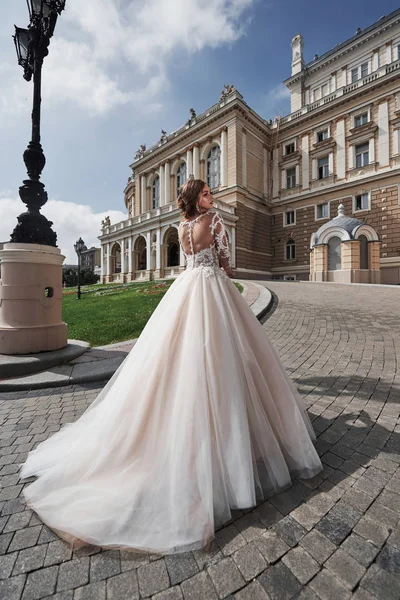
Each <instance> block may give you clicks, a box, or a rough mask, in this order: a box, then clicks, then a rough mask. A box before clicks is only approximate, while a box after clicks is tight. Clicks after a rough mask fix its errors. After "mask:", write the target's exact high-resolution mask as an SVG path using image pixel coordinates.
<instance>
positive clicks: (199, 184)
mask: <svg viewBox="0 0 400 600" xmlns="http://www.w3.org/2000/svg"><path fill="white" fill-rule="evenodd" d="M205 185H206V184H205V182H204V181H202V180H201V179H188V180H187V181H186V182H185V183H184V184H183V186H182V187H181V188H180V190H179V195H178V199H177V204H178V208H179V209H180V211H181V213H182V215H183V216H184V217H185V219H191V218H192V217H193V216H194V215H195V214H196V211H197V207H196V205H197V201H198V199H199V195H200V194H201V192H202V191H203V188H204V186H205Z"/></svg>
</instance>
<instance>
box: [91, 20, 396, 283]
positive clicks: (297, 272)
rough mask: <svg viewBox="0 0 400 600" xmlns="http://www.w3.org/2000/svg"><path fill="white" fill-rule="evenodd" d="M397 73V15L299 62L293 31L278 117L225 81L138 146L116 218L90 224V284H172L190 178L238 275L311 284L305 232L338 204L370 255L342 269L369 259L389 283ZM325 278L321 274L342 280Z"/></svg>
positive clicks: (392, 278) (392, 273)
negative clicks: (261, 111) (181, 201)
mask: <svg viewBox="0 0 400 600" xmlns="http://www.w3.org/2000/svg"><path fill="white" fill-rule="evenodd" d="M399 75H400V10H396V11H395V12H393V13H391V14H390V15H388V16H385V17H382V18H381V19H380V20H379V21H378V22H377V23H374V24H373V25H371V26H370V27H368V28H366V29H364V30H363V31H361V30H357V33H356V35H354V36H353V37H352V38H350V39H349V40H347V41H346V42H344V43H342V44H339V45H337V46H335V48H333V49H332V50H330V51H329V52H327V53H326V54H324V55H322V56H320V57H318V56H315V57H314V60H313V61H312V62H311V63H308V64H305V63H304V58H303V38H302V36H301V35H298V36H296V37H295V38H294V39H293V40H292V75H291V77H290V78H288V79H287V80H286V81H285V82H284V83H285V85H286V86H287V87H288V89H289V91H290V94H291V111H292V112H291V113H290V114H289V115H287V116H286V117H283V118H277V119H276V120H275V121H273V122H272V121H267V120H265V119H263V118H262V117H260V116H259V115H258V114H257V113H256V112H255V111H253V110H252V109H251V108H250V107H249V106H248V105H247V104H246V103H245V102H244V100H243V97H242V96H241V94H240V93H239V92H238V91H237V90H236V89H235V88H233V86H225V89H224V90H223V92H222V94H221V97H220V99H219V101H218V103H217V104H215V105H214V106H212V107H211V108H209V109H208V110H207V111H205V112H203V113H202V114H200V115H196V113H195V111H194V110H193V109H191V110H190V115H189V119H188V121H187V122H186V123H185V125H183V126H182V127H181V128H180V129H178V130H177V131H175V132H173V133H170V134H167V133H166V132H165V131H162V132H161V137H160V140H159V141H158V142H157V143H156V144H155V145H153V146H151V147H150V148H148V149H147V148H146V147H145V146H141V148H140V149H139V151H138V152H137V154H136V156H135V159H134V162H133V164H132V165H131V169H132V176H131V177H130V179H129V181H128V184H127V186H126V188H125V190H124V195H125V204H126V208H127V211H128V215H127V219H126V220H125V221H123V222H121V223H117V224H112V225H111V224H110V223H109V221H108V222H107V220H106V221H105V222H103V224H102V235H101V236H100V240H101V249H102V281H104V282H110V281H115V280H117V281H132V280H148V279H152V278H160V277H173V276H176V275H177V274H178V273H179V272H180V271H181V270H182V269H183V268H184V265H183V256H182V253H181V252H180V250H179V244H178V237H177V226H178V222H179V218H180V215H179V211H178V210H177V208H176V203H175V200H176V196H177V190H178V188H179V186H180V185H182V183H183V182H184V181H185V180H186V178H187V177H189V176H190V175H193V176H194V177H196V178H197V177H200V178H203V179H205V180H206V181H207V182H208V184H209V185H210V187H211V188H212V189H213V190H214V197H215V205H216V207H217V209H218V210H219V211H220V212H221V214H222V215H223V217H224V219H225V222H226V225H227V231H228V236H229V242H230V245H231V250H232V258H233V266H234V269H235V273H236V275H237V276H238V277H243V278H249V279H250V278H259V279H271V278H273V279H283V278H286V279H303V280H304V279H309V278H311V279H317V280H318V277H315V276H314V275H313V273H314V271H315V260H314V257H313V256H314V255H316V252H315V243H314V241H315V236H314V234H315V233H316V232H317V230H320V228H321V226H322V225H324V223H328V222H329V221H330V220H331V219H332V218H333V217H335V215H337V213H338V208H339V205H340V204H342V205H343V206H344V208H343V210H344V212H345V214H346V216H347V217H349V218H354V219H358V220H361V221H362V222H363V223H364V225H365V226H368V227H369V228H370V229H369V230H371V231H372V230H373V231H374V232H375V233H374V235H372V234H371V236H372V237H371V236H370V238H368V237H367V238H366V242H364V241H363V242H362V244H364V245H365V243H367V244H368V243H369V242H372V241H373V243H374V248H375V249H374V252H373V253H372V252H366V251H365V249H364V250H363V251H362V252H364V254H363V257H362V258H361V254H360V252H361V250H359V251H358V255H357V256H358V258H357V256H356V254H354V253H353V254H352V259H351V260H352V261H353V262H352V264H354V265H356V267H355V268H357V270H361V271H362V270H365V269H367V270H368V269H372V268H373V270H374V271H376V270H377V261H378V262H379V265H378V267H379V268H380V269H378V270H380V280H381V282H382V283H393V284H397V283H400V197H399V183H400V83H399ZM332 235H333V234H332ZM325 237H327V234H325V236H324V239H325ZM328 237H329V236H328ZM336 237H337V238H338V236H336ZM338 239H339V242H337V241H336V242H331V243H330V244H329V239H328V238H327V239H326V244H327V248H328V250H327V251H328V252H329V248H334V249H335V250H331V251H332V252H333V251H334V252H335V257H333V256H332V257H331V260H330V261H329V260H328V263H329V264H330V265H331V266H332V269H333V270H337V271H340V270H342V267H343V265H344V262H345V259H344V258H343V260H342V259H341V245H340V243H341V242H343V243H345V242H346V243H348V240H347V239H346V240H345V239H341V238H340V236H339V238H338ZM364 245H363V248H364ZM343 247H344V246H343ZM357 247H361V245H360V243H358V246H357ZM377 248H378V250H377ZM310 251H312V254H311V271H312V273H311V276H310ZM346 252H347V250H346ZM377 252H378V255H377ZM372 255H373V257H374V264H373V267H372V266H371V265H369V264H368V256H372ZM338 256H339V258H338ZM365 257H367V263H365V260H366V259H365ZM378 259H379V260H378ZM346 260H347V259H346ZM328 263H327V264H328ZM361 263H362V266H361ZM329 268H331V267H329ZM337 275H338V276H337V277H330V278H329V277H328V276H327V278H328V279H330V280H336V281H340V280H343V277H340V276H339V274H337ZM356 279H357V280H358V281H365V280H370V279H368V278H366V277H364V276H363V274H362V273H360V274H359V275H358V276H357V278H356ZM351 280H354V279H351ZM372 280H374V281H378V280H379V277H378V276H375V275H374V277H373V278H372V279H371V281H372Z"/></svg>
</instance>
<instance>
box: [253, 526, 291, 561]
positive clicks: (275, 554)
mask: <svg viewBox="0 0 400 600" xmlns="http://www.w3.org/2000/svg"><path fill="white" fill-rule="evenodd" d="M254 544H255V545H256V547H257V549H258V550H259V551H260V552H261V554H262V555H263V557H264V558H265V559H266V560H267V561H268V563H271V564H272V563H275V562H276V561H277V560H279V559H280V558H281V557H282V556H283V555H284V554H286V552H288V551H289V549H290V547H289V546H288V545H287V544H286V542H284V541H283V540H282V539H281V538H280V537H279V536H278V535H277V534H276V533H275V532H274V531H266V532H265V533H264V534H263V535H262V536H261V537H259V538H257V539H256V540H254Z"/></svg>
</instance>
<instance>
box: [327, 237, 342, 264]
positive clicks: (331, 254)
mask: <svg viewBox="0 0 400 600" xmlns="http://www.w3.org/2000/svg"><path fill="white" fill-rule="evenodd" d="M341 243H342V241H341V239H340V237H338V236H334V237H331V238H330V239H329V241H328V271H339V270H340V269H341V268H342V248H341Z"/></svg>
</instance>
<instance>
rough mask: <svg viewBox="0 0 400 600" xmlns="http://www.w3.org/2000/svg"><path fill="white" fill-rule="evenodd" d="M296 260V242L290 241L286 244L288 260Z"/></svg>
mask: <svg viewBox="0 0 400 600" xmlns="http://www.w3.org/2000/svg"><path fill="white" fill-rule="evenodd" d="M295 258H296V244H295V242H294V240H289V241H288V242H287V243H286V260H294V259H295Z"/></svg>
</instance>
